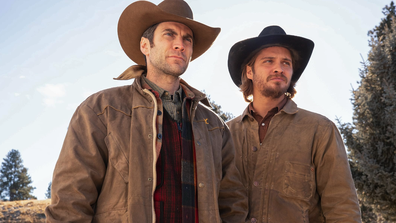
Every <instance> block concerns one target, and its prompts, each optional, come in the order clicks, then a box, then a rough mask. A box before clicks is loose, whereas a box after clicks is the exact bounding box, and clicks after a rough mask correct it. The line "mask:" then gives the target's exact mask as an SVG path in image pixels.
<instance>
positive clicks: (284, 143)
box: [227, 26, 361, 223]
mask: <svg viewBox="0 0 396 223" xmlns="http://www.w3.org/2000/svg"><path fill="white" fill-rule="evenodd" d="M313 48H314V43H313V42H312V41H311V40H309V39H306V38H302V37H298V36H291V35H287V34H286V33H285V31H284V30H283V29H282V28H281V27H279V26H269V27H266V28H265V29H264V30H263V31H262V32H261V33H260V35H259V36H258V37H255V38H250V39H246V40H243V41H240V42H238V43H236V44H235V45H234V46H233V47H232V48H231V50H230V53H229V58H228V68H229V71H230V74H231V78H232V80H233V81H234V83H235V84H236V85H237V86H238V87H240V89H241V91H242V93H243V97H244V99H245V100H246V101H247V102H249V105H248V106H247V108H246V109H245V111H244V112H243V114H242V115H240V116H239V117H236V118H235V119H233V120H231V121H230V122H228V123H227V124H228V125H229V127H230V130H231V134H232V136H233V139H234V143H235V147H236V154H237V156H236V164H237V167H238V169H239V171H240V172H241V174H242V179H243V183H244V185H245V188H246V191H247V194H248V197H249V215H248V222H252V223H258V222H260V223H261V222H287V223H293V222H298V223H300V222H301V223H303V222H361V219H360V210H359V205H358V200H357V196H356V190H355V187H354V183H353V180H352V176H351V172H350V169H349V164H348V159H347V156H346V152H345V148H344V145H343V142H342V138H341V136H340V134H339V132H338V130H337V128H336V126H335V125H334V123H333V122H331V121H330V120H328V119H327V118H326V117H324V116H322V115H319V114H315V113H312V112H309V111H306V110H304V109H301V108H298V107H297V105H296V104H295V103H294V102H293V100H292V98H293V97H294V95H295V94H296V90H295V89H294V87H295V84H296V83H297V81H298V79H299V78H300V76H301V74H302V72H303V71H304V69H305V67H306V66H307V64H308V61H309V59H310V57H311V54H312V51H313Z"/></svg>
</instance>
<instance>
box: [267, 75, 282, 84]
mask: <svg viewBox="0 0 396 223" xmlns="http://www.w3.org/2000/svg"><path fill="white" fill-rule="evenodd" d="M272 78H282V80H284V81H285V82H286V83H287V78H286V76H285V75H284V74H274V75H269V76H268V77H267V81H270V80H271V79H272Z"/></svg>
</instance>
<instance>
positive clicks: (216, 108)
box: [203, 91, 234, 122]
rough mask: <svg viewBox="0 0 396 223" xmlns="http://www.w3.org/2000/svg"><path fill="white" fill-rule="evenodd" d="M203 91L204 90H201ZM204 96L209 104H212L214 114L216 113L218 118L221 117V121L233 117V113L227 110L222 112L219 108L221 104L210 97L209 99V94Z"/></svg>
mask: <svg viewBox="0 0 396 223" xmlns="http://www.w3.org/2000/svg"><path fill="white" fill-rule="evenodd" d="M203 92H204V93H205V91H203ZM206 97H207V98H208V100H209V103H210V105H212V111H214V112H215V113H216V114H218V115H219V116H220V118H222V119H223V121H225V122H226V121H228V120H231V119H232V118H234V115H233V114H231V113H229V112H223V111H222V110H221V105H218V104H216V102H215V101H213V100H212V99H210V95H206Z"/></svg>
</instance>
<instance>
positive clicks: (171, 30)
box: [162, 29, 176, 34]
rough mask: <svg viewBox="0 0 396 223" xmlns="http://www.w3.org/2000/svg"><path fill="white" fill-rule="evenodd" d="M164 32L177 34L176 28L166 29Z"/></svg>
mask: <svg viewBox="0 0 396 223" xmlns="http://www.w3.org/2000/svg"><path fill="white" fill-rule="evenodd" d="M162 32H171V33H172V34H176V32H175V30H173V29H164V30H162Z"/></svg>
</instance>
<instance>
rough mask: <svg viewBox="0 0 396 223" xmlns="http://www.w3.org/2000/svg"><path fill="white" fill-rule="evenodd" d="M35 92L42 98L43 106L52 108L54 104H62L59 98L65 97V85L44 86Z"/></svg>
mask: <svg viewBox="0 0 396 223" xmlns="http://www.w3.org/2000/svg"><path fill="white" fill-rule="evenodd" d="M37 91H38V92H40V94H42V95H43V96H44V99H43V102H44V105H46V106H48V107H54V106H55V105H56V104H61V103H63V101H62V100H60V98H61V97H64V96H65V95H66V84H46V85H45V86H42V87H39V88H37Z"/></svg>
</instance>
